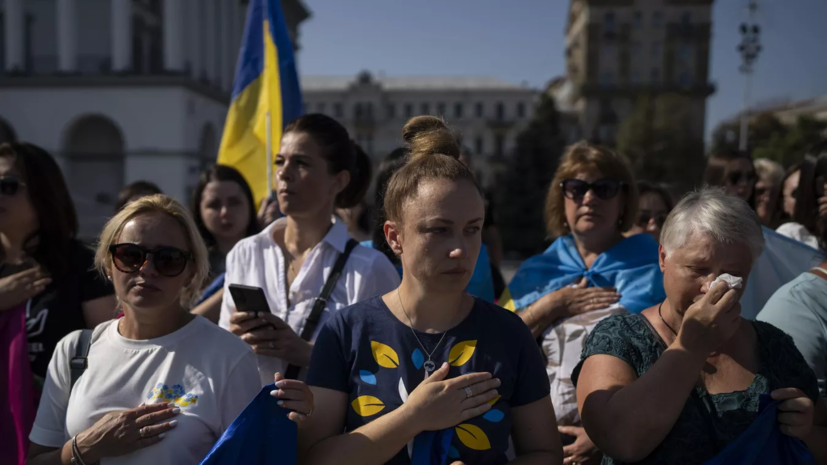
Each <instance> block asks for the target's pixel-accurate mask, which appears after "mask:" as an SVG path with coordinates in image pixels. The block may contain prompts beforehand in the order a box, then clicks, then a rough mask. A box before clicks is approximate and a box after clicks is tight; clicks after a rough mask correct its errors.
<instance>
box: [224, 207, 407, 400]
mask: <svg viewBox="0 0 827 465" xmlns="http://www.w3.org/2000/svg"><path fill="white" fill-rule="evenodd" d="M332 221H333V226H332V227H331V228H330V230H329V231H328V232H327V235H325V237H324V238H323V239H322V241H321V242H320V243H318V244H317V245H316V246H315V247H314V248H313V250H311V251H310V254H309V255H308V256H307V258H306V259H305V261H304V264H303V265H302V267H301V269H300V270H299V271H298V273H299V274H298V276H296V278H295V279H294V280H293V283H292V284H291V286H290V289H289V290H288V289H287V273H286V264H285V260H284V253H283V252H282V250H281V248H280V247H279V246H278V244H276V241H274V240H273V231H275V230H276V229H277V228H282V229H284V228H285V227H286V226H287V220H286V218H281V219H279V220H277V221H276V222H274V223H273V224H271V225H270V226H269V227H267V228H265V229H264V231H262V232H260V233H259V234H256V235H255V236H251V237H248V238H246V239H243V240H241V241H240V242H238V243H237V244H236V245H235V247H233V250H231V251H230V253H229V254H228V255H227V271H226V275H225V278H224V286H225V289H224V301H223V302H222V304H221V316H220V318H219V321H218V324H219V326H221V327H222V328H225V329H229V327H230V315H232V314H233V312H234V311H235V303H234V302H233V296H232V295H231V294H230V291H229V285H230V284H243V285H247V286H255V287H260V288H262V289H263V290H264V295H265V296H266V297H267V303H268V304H269V306H270V311H271V312H272V313H273V314H274V315H276V316H278V317H279V318H281V319H282V320H284V321H285V322H287V324H289V325H290V327H291V328H293V331H295V332H296V334H301V330H302V328H303V327H304V322H305V320H306V319H307V317H308V315H309V314H310V311H311V310H312V309H313V303H314V302H315V301H316V297H318V296H319V294H320V293H321V291H322V287H323V286H324V283H325V281H326V280H327V276H328V275H329V274H330V271H331V270H332V269H333V265H334V264H335V263H336V260H337V259H338V258H339V254H341V253H342V252H343V251H344V250H345V246H346V245H347V242H348V240H349V239H350V237H349V236H348V234H347V228H346V227H345V225H344V223H342V222H341V221H338V220H336V219H334V220H332ZM399 283H400V278H399V273H398V272H397V271H396V268H394V266H393V265H392V264H391V262H390V260H388V257H386V256H385V255H384V254H382V252H379V251H377V250H374V249H372V248H368V247H362V246H357V247H356V248H355V249H353V252H351V254H350V257H349V258H348V260H347V264H346V265H345V269H344V270H343V271H342V275H341V276H340V277H339V280H338V281H337V282H336V286H335V287H334V288H333V293H332V294H331V295H330V299H328V301H327V307H326V308H325V310H324V312H323V313H322V317H321V320H320V321H319V325H318V326H317V327H316V331H315V334H314V335H313V338H312V339H311V340H315V339H316V336H317V335H318V334H319V331H320V330H321V329H322V326H323V325H324V323H325V321H326V320H327V318H328V316H329V315H330V312H331V311H336V310H341V309H343V308H345V307H347V306H350V305H353V304H355V303H357V302H361V301H363V300H367V299H369V298H371V297H375V296H377V295H382V294H386V293H388V292H390V291H392V290H394V289H396V288H397V287H399ZM288 292H289V297H290V303H289V305H288V302H287V297H288ZM258 366H259V372H260V375H261V384H262V386H264V385H267V384H270V383H272V382H273V374H274V373H275V372H277V371H278V372H281V373H284V372H285V370H286V369H287V363H285V362H284V361H283V360H280V359H277V358H272V357H267V356H261V355H260V356H258ZM305 372H306V370H302V374H301V376H300V377H303V376H304V375H305Z"/></svg>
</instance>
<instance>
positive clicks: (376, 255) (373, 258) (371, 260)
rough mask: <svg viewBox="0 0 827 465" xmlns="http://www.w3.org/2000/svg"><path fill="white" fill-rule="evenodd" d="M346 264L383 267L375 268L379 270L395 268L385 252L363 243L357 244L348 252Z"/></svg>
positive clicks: (360, 267) (365, 267) (369, 267)
mask: <svg viewBox="0 0 827 465" xmlns="http://www.w3.org/2000/svg"><path fill="white" fill-rule="evenodd" d="M348 264H350V265H352V266H355V267H357V268H359V269H373V268H375V267H377V266H378V267H383V268H380V269H378V270H377V271H380V272H384V271H387V270H386V269H385V268H387V269H393V270H396V268H394V267H393V264H392V263H391V262H390V260H388V257H386V256H385V254H383V253H382V252H380V251H378V250H376V249H374V248H373V247H368V246H365V245H363V244H359V245H358V246H356V247H355V248H354V249H353V251H352V252H351V253H350V258H349V259H348Z"/></svg>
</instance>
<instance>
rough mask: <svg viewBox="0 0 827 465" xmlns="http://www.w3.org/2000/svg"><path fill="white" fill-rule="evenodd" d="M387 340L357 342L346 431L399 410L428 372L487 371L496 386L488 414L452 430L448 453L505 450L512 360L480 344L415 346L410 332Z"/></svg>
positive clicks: (453, 341)
mask: <svg viewBox="0 0 827 465" xmlns="http://www.w3.org/2000/svg"><path fill="white" fill-rule="evenodd" d="M388 336H389V337H379V336H374V337H372V338H371V339H370V340H369V341H363V342H362V343H360V347H359V350H358V351H357V353H356V357H355V359H354V360H353V364H352V365H351V376H350V379H349V382H350V386H351V389H350V392H351V394H350V398H349V405H348V420H347V428H348V430H352V429H355V428H358V427H359V426H361V425H363V424H366V423H368V422H370V421H372V420H374V419H376V418H378V417H380V416H382V415H384V414H387V413H389V412H391V411H393V410H395V409H397V408H399V407H401V406H402V405H403V404H405V402H406V401H407V400H408V396H409V395H410V394H411V393H412V392H413V391H414V390H415V389H416V388H417V387H418V386H419V385H420V384H421V383H422V381H423V380H424V379H425V378H426V376H428V375H429V374H430V370H429V368H431V367H434V368H438V367H439V366H441V365H442V364H443V363H445V362H447V363H449V365H450V371H449V374H448V377H447V379H451V378H456V377H458V376H461V375H465V374H470V373H482V372H489V373H492V375H493V377H495V378H499V379H500V380H501V383H502V384H501V385H500V387H499V388H497V391H498V394H499V395H498V396H497V397H496V398H494V399H493V400H491V401H490V402H489V404H491V406H492V408H491V410H489V411H488V412H487V413H485V414H484V415H483V416H480V417H476V418H472V419H470V420H468V421H466V422H463V423H462V424H459V425H455V426H454V428H453V429H454V438H453V441H452V444H453V449H454V452H456V453H457V454H460V455H462V456H463V457H468V455H467V454H469V453H480V452H486V453H489V452H490V453H496V454H501V453H504V452H505V451H506V450H507V449H508V435H509V434H510V431H511V419H510V406H509V401H510V399H511V396H512V394H513V392H514V389H515V383H516V379H517V378H516V372H515V371H514V367H515V365H516V361H515V360H510V361H509V360H508V359H507V358H508V355H507V353H506V352H504V351H502V350H496V348H495V347H492V346H490V345H489V344H487V341H486V340H485V339H473V338H468V337H463V336H462V335H460V336H459V337H450V336H449V337H446V338H445V339H444V340H442V342H441V343H440V344H439V345H438V346H437V344H438V343H439V339H438V338H435V340H434V341H430V340H428V341H426V340H422V341H418V340H416V339H415V338H414V336H413V334H412V333H408V334H404V333H403V335H402V337H394V336H392V335H388ZM404 336H408V337H404ZM463 450H464V451H465V452H462V451H463ZM458 456H459V455H458Z"/></svg>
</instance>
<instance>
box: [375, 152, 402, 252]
mask: <svg viewBox="0 0 827 465" xmlns="http://www.w3.org/2000/svg"><path fill="white" fill-rule="evenodd" d="M407 157H408V149H406V148H404V147H400V148H398V149H395V150H394V151H392V152H391V153H389V154H388V155H387V156H386V157H385V159H384V160H382V163H380V164H379V173H378V174H377V175H376V192H375V193H374V205H375V210H374V211H375V214H374V220H373V248H374V249H376V250H378V251H380V252H382V253H383V254H385V256H386V257H388V259H389V260H390V261H391V263H393V264H394V265H397V266H398V265H399V257H397V256H396V254H395V253H393V250H391V247H390V245H388V241H387V240H385V221H387V216H386V215H385V194H386V193H387V191H388V184H389V183H390V181H391V178H392V177H393V175H394V174H395V173H396V172H397V171H399V169H400V168H402V167H403V166H405V160H406V159H407Z"/></svg>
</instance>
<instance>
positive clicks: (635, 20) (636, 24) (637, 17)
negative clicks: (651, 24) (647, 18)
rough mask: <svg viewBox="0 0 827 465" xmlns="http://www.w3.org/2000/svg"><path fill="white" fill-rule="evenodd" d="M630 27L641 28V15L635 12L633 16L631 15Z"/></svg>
mask: <svg viewBox="0 0 827 465" xmlns="http://www.w3.org/2000/svg"><path fill="white" fill-rule="evenodd" d="M632 26H634V28H635V29H640V28H642V27H643V13H641V12H640V11H635V12H634V14H632Z"/></svg>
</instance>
